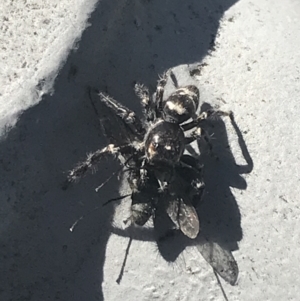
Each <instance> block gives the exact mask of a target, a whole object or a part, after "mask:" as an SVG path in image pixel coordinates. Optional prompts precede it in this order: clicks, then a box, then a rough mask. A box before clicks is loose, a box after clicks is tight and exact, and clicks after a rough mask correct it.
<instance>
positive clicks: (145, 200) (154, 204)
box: [68, 71, 233, 239]
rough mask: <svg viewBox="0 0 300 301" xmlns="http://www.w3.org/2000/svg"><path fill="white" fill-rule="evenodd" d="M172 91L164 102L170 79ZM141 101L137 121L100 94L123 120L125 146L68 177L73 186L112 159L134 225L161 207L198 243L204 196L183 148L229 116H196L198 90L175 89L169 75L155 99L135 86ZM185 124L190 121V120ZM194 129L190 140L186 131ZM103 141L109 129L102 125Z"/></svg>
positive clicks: (198, 172)
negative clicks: (123, 178) (127, 192)
mask: <svg viewBox="0 0 300 301" xmlns="http://www.w3.org/2000/svg"><path fill="white" fill-rule="evenodd" d="M169 75H170V76H171V78H172V80H173V83H174V85H175V87H176V90H175V92H174V93H172V94H171V95H170V96H169V97H168V98H167V99H164V97H163V94H164V87H165V85H166V83H167V78H168V76H169ZM135 92H136V94H137V96H138V97H139V98H140V99H141V104H142V107H143V113H144V115H145V120H143V121H141V120H140V119H139V118H138V117H137V116H136V114H135V113H134V112H133V111H131V110H130V109H129V108H127V107H125V106H123V105H122V104H120V103H119V102H117V101H116V100H114V99H113V98H111V97H109V96H107V95H105V94H103V93H99V96H100V100H101V101H102V102H103V104H104V105H106V106H107V107H108V108H109V109H110V110H112V111H113V112H114V114H116V115H117V116H118V118H120V119H121V121H122V127H123V136H124V137H122V140H123V141H125V142H123V141H122V143H120V144H118V143H113V144H109V145H107V146H106V147H104V148H103V149H100V150H97V151H96V152H94V153H92V154H90V155H88V157H87V159H86V160H85V161H83V162H81V163H79V164H78V165H77V167H75V168H74V169H73V170H72V171H71V172H70V173H69V177H68V179H69V181H75V180H77V179H79V178H81V177H82V176H84V175H85V174H86V172H87V171H88V170H90V169H92V168H93V167H95V166H96V164H98V163H99V162H100V161H101V160H102V159H103V158H104V157H106V156H107V155H116V156H117V157H118V159H119V160H120V163H121V165H122V167H126V168H127V170H126V171H127V172H128V173H129V176H128V183H129V185H130V188H131V191H132V194H131V199H132V203H131V216H130V219H131V221H132V222H133V223H135V224H137V225H140V226H143V225H144V224H145V223H146V222H147V221H148V220H149V218H150V217H151V216H154V217H155V211H156V209H157V208H158V206H164V209H165V211H166V213H167V215H168V216H169V217H170V219H171V220H172V222H173V223H174V224H175V226H176V228H178V229H180V230H181V231H182V232H183V233H184V234H185V235H186V236H187V237H189V238H192V239H194V238H196V237H197V235H198V233H199V229H200V225H199V219H198V215H197V213H196V210H195V207H194V203H195V202H196V201H197V200H199V199H200V198H201V196H202V194H203V191H204V183H203V180H202V168H201V166H199V164H198V162H197V160H196V159H195V158H194V157H192V156H190V155H183V153H184V150H185V147H186V145H187V144H190V143H191V142H193V141H195V140H196V139H200V138H201V137H203V138H204V139H205V140H206V142H207V143H208V145H209V146H210V149H211V145H210V142H209V137H208V136H207V134H206V133H205V132H204V131H203V129H201V127H200V126H201V124H202V123H203V122H205V120H206V119H207V118H210V117H212V116H230V117H231V118H233V117H232V116H233V115H232V113H231V112H223V111H216V110H209V111H206V112H202V113H201V114H200V115H197V113H196V112H197V109H198V107H199V90H198V88H197V87H196V86H193V85H188V86H185V87H178V85H177V80H176V78H175V76H174V74H173V73H172V72H171V71H168V72H166V73H165V74H164V75H163V76H162V77H161V78H160V79H159V81H158V85H157V89H156V93H155V96H153V97H151V96H150V93H149V90H148V88H147V87H145V86H144V85H141V84H136V85H135ZM189 119H191V120H190V121H189ZM189 130H192V132H191V134H190V135H185V132H186V131H189ZM104 131H105V132H106V136H107V137H108V138H110V137H109V136H110V134H109V133H107V128H105V126H104Z"/></svg>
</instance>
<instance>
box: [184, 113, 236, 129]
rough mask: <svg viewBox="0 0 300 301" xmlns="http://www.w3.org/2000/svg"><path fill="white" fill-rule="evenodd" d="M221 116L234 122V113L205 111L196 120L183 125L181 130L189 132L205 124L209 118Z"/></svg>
mask: <svg viewBox="0 0 300 301" xmlns="http://www.w3.org/2000/svg"><path fill="white" fill-rule="evenodd" d="M221 116H229V118H230V119H231V120H233V118H234V117H233V112H232V111H228V112H226V111H220V110H207V111H204V112H202V113H200V114H199V115H198V116H197V117H196V119H194V120H192V121H190V122H187V123H185V124H182V125H181V128H182V129H183V131H184V132H185V131H189V130H191V129H192V128H194V127H197V126H200V124H201V123H203V121H205V120H206V119H208V118H217V117H221Z"/></svg>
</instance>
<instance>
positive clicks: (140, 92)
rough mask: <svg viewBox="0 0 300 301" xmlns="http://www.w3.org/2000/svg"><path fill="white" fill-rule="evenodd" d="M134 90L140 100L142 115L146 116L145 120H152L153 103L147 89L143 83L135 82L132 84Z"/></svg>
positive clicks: (153, 117) (153, 115) (154, 116)
mask: <svg viewBox="0 0 300 301" xmlns="http://www.w3.org/2000/svg"><path fill="white" fill-rule="evenodd" d="M134 92H135V94H136V95H137V97H138V98H139V99H140V101H141V104H142V107H143V111H144V115H145V116H146V119H147V121H148V122H153V121H154V119H155V118H156V115H155V103H154V102H153V99H152V97H151V96H150V92H149V89H148V88H147V87H146V86H145V85H143V84H140V83H137V84H135V86H134Z"/></svg>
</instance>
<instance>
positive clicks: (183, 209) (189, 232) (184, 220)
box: [166, 195, 200, 239]
mask: <svg viewBox="0 0 300 301" xmlns="http://www.w3.org/2000/svg"><path fill="white" fill-rule="evenodd" d="M173 197H174V198H173V199H172V197H170V199H169V200H168V201H167V204H166V212H167V214H168V215H169V217H170V218H171V220H172V221H173V223H174V224H175V225H176V226H177V227H178V228H179V229H180V230H181V231H182V233H183V234H184V235H186V236H187V237H189V238H192V239H194V238H196V237H197V235H198V233H199V230H200V223H199V219H198V214H197V212H196V210H195V208H194V207H193V205H192V204H191V203H190V202H189V201H188V200H187V199H183V198H181V197H175V196H174V195H173Z"/></svg>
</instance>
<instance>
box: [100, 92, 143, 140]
mask: <svg viewBox="0 0 300 301" xmlns="http://www.w3.org/2000/svg"><path fill="white" fill-rule="evenodd" d="M99 96H100V100H101V101H102V102H103V103H104V104H105V105H106V106H107V107H109V108H110V109H112V110H113V111H114V112H115V113H116V114H117V115H118V116H119V117H121V119H122V120H123V121H124V122H125V123H126V124H127V125H128V127H129V129H130V131H131V132H132V133H133V134H135V135H136V136H137V137H138V138H139V139H140V140H141V141H142V140H143V138H144V135H145V128H144V127H143V124H142V122H141V120H140V119H139V118H138V116H136V114H135V113H134V112H133V111H132V110H130V109H128V108H127V107H125V106H123V105H122V104H120V103H119V102H118V101H116V100H115V99H113V98H112V97H110V96H108V95H105V94H104V93H102V92H100V93H99Z"/></svg>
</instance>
